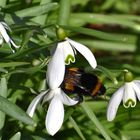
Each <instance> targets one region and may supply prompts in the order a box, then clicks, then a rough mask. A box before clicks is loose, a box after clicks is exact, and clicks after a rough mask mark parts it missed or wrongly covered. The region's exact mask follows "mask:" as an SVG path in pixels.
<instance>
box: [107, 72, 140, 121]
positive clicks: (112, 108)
mask: <svg viewBox="0 0 140 140" xmlns="http://www.w3.org/2000/svg"><path fill="white" fill-rule="evenodd" d="M124 79H125V83H124V85H123V86H121V87H120V88H119V89H118V90H117V91H116V92H115V93H114V94H113V96H112V97H111V99H110V101H109V104H108V108H107V120H108V121H112V120H113V119H114V118H115V116H116V113H117V110H118V107H119V105H120V103H121V101H123V105H124V107H125V108H129V107H135V106H136V97H137V98H138V100H139V101H140V80H133V76H132V73H130V72H128V71H126V73H125V76H124Z"/></svg>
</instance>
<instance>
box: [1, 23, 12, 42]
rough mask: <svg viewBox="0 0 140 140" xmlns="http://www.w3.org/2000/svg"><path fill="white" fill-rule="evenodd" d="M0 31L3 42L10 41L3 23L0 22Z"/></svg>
mask: <svg viewBox="0 0 140 140" xmlns="http://www.w3.org/2000/svg"><path fill="white" fill-rule="evenodd" d="M0 33H1V35H2V37H3V38H4V40H5V42H7V43H8V42H9V41H10V37H9V35H8V34H7V32H6V29H5V28H4V26H3V24H2V23H0Z"/></svg>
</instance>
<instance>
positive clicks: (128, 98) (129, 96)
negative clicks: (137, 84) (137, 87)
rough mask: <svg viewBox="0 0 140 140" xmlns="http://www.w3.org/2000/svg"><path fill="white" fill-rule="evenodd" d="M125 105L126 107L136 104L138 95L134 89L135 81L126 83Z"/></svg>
mask: <svg viewBox="0 0 140 140" xmlns="http://www.w3.org/2000/svg"><path fill="white" fill-rule="evenodd" d="M124 88H125V89H124V95H123V105H124V107H125V108H128V107H135V106H136V95H135V91H134V89H133V82H127V83H125V85H124Z"/></svg>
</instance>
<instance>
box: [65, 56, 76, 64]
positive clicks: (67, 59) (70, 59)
mask: <svg viewBox="0 0 140 140" xmlns="http://www.w3.org/2000/svg"><path fill="white" fill-rule="evenodd" d="M70 62H72V63H74V62H75V57H74V56H72V55H71V54H69V55H68V56H67V57H66V59H65V64H66V65H69V64H70Z"/></svg>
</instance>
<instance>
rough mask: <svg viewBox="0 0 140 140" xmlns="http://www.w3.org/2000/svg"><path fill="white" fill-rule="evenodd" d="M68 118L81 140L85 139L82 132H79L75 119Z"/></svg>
mask: <svg viewBox="0 0 140 140" xmlns="http://www.w3.org/2000/svg"><path fill="white" fill-rule="evenodd" d="M69 120H70V121H71V123H72V125H73V127H74V129H75V130H76V132H77V133H78V135H79V136H80V138H81V140H86V138H85V137H84V135H83V133H82V132H81V130H80V128H79V127H78V125H77V123H76V122H75V120H74V119H73V118H72V117H69Z"/></svg>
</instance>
